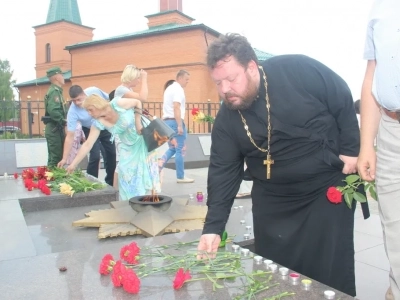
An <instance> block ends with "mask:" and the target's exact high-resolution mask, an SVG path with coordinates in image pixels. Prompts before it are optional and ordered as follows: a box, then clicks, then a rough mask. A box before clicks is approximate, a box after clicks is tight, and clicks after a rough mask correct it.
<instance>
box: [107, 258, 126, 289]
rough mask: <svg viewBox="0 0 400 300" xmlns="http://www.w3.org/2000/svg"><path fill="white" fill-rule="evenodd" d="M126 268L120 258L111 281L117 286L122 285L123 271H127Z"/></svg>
mask: <svg viewBox="0 0 400 300" xmlns="http://www.w3.org/2000/svg"><path fill="white" fill-rule="evenodd" d="M125 268H126V267H125V266H124V265H123V264H122V262H121V261H120V260H118V261H117V262H116V263H115V266H114V271H113V273H112V274H111V281H112V283H113V284H114V286H115V287H120V286H122V280H123V277H122V273H123V272H124V271H125Z"/></svg>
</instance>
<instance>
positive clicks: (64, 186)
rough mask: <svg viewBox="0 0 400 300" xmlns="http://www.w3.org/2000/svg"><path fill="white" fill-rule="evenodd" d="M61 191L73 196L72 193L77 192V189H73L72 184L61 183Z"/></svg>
mask: <svg viewBox="0 0 400 300" xmlns="http://www.w3.org/2000/svg"><path fill="white" fill-rule="evenodd" d="M60 193H61V194H64V195H68V196H71V197H72V195H73V194H74V193H75V191H74V190H73V189H72V186H70V185H69V184H67V183H60Z"/></svg>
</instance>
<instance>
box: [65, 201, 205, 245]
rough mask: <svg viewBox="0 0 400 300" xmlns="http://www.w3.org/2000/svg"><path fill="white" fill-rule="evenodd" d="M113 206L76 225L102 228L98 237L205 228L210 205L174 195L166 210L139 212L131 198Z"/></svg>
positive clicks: (148, 234)
mask: <svg viewBox="0 0 400 300" xmlns="http://www.w3.org/2000/svg"><path fill="white" fill-rule="evenodd" d="M110 205H111V208H109V209H103V210H96V211H90V212H88V213H86V214H85V215H86V218H84V219H81V220H78V221H75V222H73V223H72V226H74V227H99V233H98V238H99V239H103V238H107V237H117V236H127V235H136V234H142V235H144V236H146V237H151V236H157V235H162V234H164V233H176V232H182V231H189V230H195V229H202V228H203V225H204V220H205V216H206V213H207V206H205V205H204V204H203V203H197V202H196V201H193V200H192V201H189V200H188V199H183V198H174V199H173V201H172V203H171V206H170V207H169V208H168V209H167V210H166V211H160V210H157V209H153V208H151V209H148V210H146V211H141V212H136V211H134V210H133V209H132V207H131V206H130V204H129V201H114V202H111V203H110Z"/></svg>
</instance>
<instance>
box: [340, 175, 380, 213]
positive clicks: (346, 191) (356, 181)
mask: <svg viewBox="0 0 400 300" xmlns="http://www.w3.org/2000/svg"><path fill="white" fill-rule="evenodd" d="M343 181H344V182H345V183H346V185H345V186H337V187H336V189H337V190H338V191H340V192H341V193H342V195H343V197H344V201H345V202H346V204H347V206H348V207H349V208H351V206H352V202H353V200H356V201H358V202H361V203H364V202H366V201H367V198H366V197H365V195H364V194H362V193H360V192H357V189H358V188H359V186H361V185H362V186H364V192H365V193H366V194H367V193H369V194H370V195H371V197H372V199H374V200H378V198H377V195H376V191H375V182H374V181H373V182H368V181H365V180H362V179H361V178H360V176H358V175H355V174H353V175H349V176H347V177H346V179H345V180H343Z"/></svg>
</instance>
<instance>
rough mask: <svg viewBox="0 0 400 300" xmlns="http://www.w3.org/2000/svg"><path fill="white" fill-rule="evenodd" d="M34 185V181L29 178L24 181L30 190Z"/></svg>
mask: <svg viewBox="0 0 400 300" xmlns="http://www.w3.org/2000/svg"><path fill="white" fill-rule="evenodd" d="M32 184H33V181H32V179H30V178H27V179H25V180H24V185H25V187H26V188H28V187H29V186H32Z"/></svg>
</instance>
